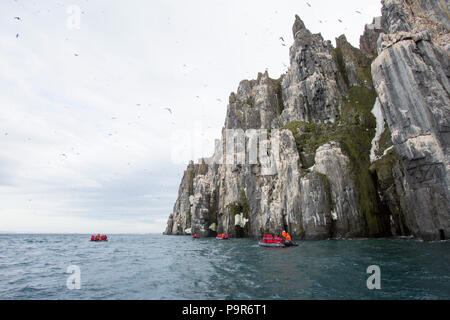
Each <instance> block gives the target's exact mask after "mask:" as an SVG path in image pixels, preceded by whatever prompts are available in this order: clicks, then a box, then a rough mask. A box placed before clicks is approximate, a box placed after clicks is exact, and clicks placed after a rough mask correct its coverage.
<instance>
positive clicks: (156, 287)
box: [0, 235, 450, 299]
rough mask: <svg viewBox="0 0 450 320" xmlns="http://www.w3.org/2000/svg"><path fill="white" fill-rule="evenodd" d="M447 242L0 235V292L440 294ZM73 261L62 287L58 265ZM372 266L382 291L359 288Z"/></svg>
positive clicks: (446, 294)
mask: <svg viewBox="0 0 450 320" xmlns="http://www.w3.org/2000/svg"><path fill="white" fill-rule="evenodd" d="M448 245H449V242H444V243H443V242H435V243H424V242H417V241H415V240H410V239H402V240H393V239H388V240H387V239H379V240H359V239H358V240H351V241H345V240H341V241H321V242H302V243H300V246H299V247H297V248H290V249H287V250H266V249H264V248H260V247H259V246H258V245H257V243H256V242H255V241H253V240H249V239H233V240H231V241H227V242H224V241H220V242H218V241H216V240H215V239H201V240H199V241H193V240H192V239H190V238H189V237H164V236H158V235H142V236H138V235H130V236H126V235H123V236H122V235H116V236H111V241H109V242H108V243H91V242H90V241H88V236H85V235H42V236H41V235H0V270H1V275H2V276H1V277H0V298H2V299H449V298H450V287H449V280H450V278H449V275H450V272H449V271H450V269H449V268H450V267H449V266H450V257H449V250H448ZM72 264H75V265H78V266H80V268H81V278H82V289H81V290H73V291H71V290H68V289H67V288H66V280H67V277H68V274H67V273H66V269H67V267H68V266H69V265H72ZM372 264H376V265H379V266H380V267H381V271H382V290H381V291H379V292H373V291H372V292H371V291H369V290H367V288H366V287H365V281H366V279H367V274H366V269H367V267H368V266H369V265H372Z"/></svg>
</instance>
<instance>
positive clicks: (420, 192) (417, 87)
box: [372, 0, 450, 240]
mask: <svg viewBox="0 0 450 320" xmlns="http://www.w3.org/2000/svg"><path fill="white" fill-rule="evenodd" d="M383 14H384V15H385V16H386V30H387V32H388V33H387V34H382V35H381V36H380V38H379V40H378V53H379V55H378V57H377V58H376V60H375V61H374V63H373V65H372V75H373V80H374V83H375V87H376V90H377V93H378V97H379V99H380V103H381V106H382V109H383V114H384V118H385V119H386V122H387V125H388V126H389V129H390V131H391V133H392V141H393V144H394V148H395V151H396V153H397V154H398V155H399V157H400V164H401V167H402V169H403V176H404V178H403V181H402V185H403V189H404V191H403V192H402V193H403V194H402V197H401V200H405V201H404V204H403V208H404V209H403V211H404V214H405V221H406V224H407V226H408V228H409V229H410V230H411V232H412V233H413V234H414V235H415V236H417V237H421V238H424V239H427V240H437V239H440V238H445V237H448V234H449V232H450V173H449V169H450V158H449V143H450V99H449V89H450V82H449V76H450V61H449V49H450V47H449V46H448V45H449V43H450V42H449V40H450V39H449V34H450V33H449V28H450V24H449V18H448V17H449V6H448V1H418V0H417V1H400V0H390V1H387V0H386V1H384V7H383Z"/></svg>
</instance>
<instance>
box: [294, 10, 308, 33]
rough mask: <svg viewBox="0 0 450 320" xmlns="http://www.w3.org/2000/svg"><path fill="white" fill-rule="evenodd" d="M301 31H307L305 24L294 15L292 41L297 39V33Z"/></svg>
mask: <svg viewBox="0 0 450 320" xmlns="http://www.w3.org/2000/svg"><path fill="white" fill-rule="evenodd" d="M302 30H307V29H306V27H305V23H304V22H303V20H302V19H300V17H299V16H298V15H295V22H294V26H293V27H292V34H293V36H294V39H295V38H296V37H297V33H298V32H299V31H302Z"/></svg>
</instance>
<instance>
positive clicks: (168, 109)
mask: <svg viewBox="0 0 450 320" xmlns="http://www.w3.org/2000/svg"><path fill="white" fill-rule="evenodd" d="M164 110H167V111H169V112H170V114H172V110H171V109H170V108H164Z"/></svg>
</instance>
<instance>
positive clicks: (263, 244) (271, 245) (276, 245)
mask: <svg viewBox="0 0 450 320" xmlns="http://www.w3.org/2000/svg"><path fill="white" fill-rule="evenodd" d="M259 246H260V247H265V248H287V246H286V245H285V244H284V243H267V242H262V241H260V242H259Z"/></svg>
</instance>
